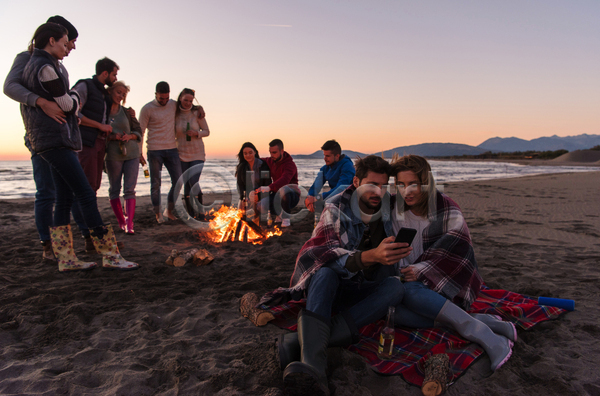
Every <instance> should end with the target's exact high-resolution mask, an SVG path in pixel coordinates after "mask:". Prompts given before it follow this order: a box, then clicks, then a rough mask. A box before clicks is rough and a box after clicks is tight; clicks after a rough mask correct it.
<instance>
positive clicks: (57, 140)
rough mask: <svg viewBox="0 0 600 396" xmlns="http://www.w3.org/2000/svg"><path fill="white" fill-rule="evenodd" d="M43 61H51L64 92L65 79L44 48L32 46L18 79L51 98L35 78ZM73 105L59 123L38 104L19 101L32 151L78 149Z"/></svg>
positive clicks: (67, 86)
mask: <svg viewBox="0 0 600 396" xmlns="http://www.w3.org/2000/svg"><path fill="white" fill-rule="evenodd" d="M46 65H51V66H52V67H53V68H54V70H55V72H56V74H57V75H58V77H59V81H58V82H59V83H60V84H62V85H64V92H68V91H69V83H68V81H67V80H66V78H65V77H64V76H63V75H62V74H61V72H60V70H59V65H58V62H57V60H56V59H55V58H54V57H53V56H52V55H50V54H49V53H48V52H46V51H44V50H40V49H35V50H34V51H33V54H32V55H31V58H30V59H29V62H28V63H27V65H26V66H25V70H23V78H22V82H23V85H24V86H25V88H27V89H28V90H30V91H31V92H33V93H34V94H36V95H39V96H40V97H42V98H44V99H46V100H49V101H54V98H53V96H52V95H51V94H50V92H48V90H46V89H45V88H44V87H43V86H42V82H41V81H40V79H39V73H40V70H41V69H42V68H43V67H45V66H46ZM76 110H77V109H76V108H74V109H73V111H72V112H68V113H67V114H66V122H65V123H63V124H59V123H58V122H56V121H54V120H53V119H52V118H50V117H49V116H48V115H46V113H44V111H43V110H42V109H40V108H39V107H31V106H27V105H24V104H21V115H22V116H23V123H24V124H25V132H26V134H27V139H28V140H29V143H30V144H31V150H32V151H33V152H35V153H41V152H43V151H47V150H51V149H57V148H68V149H72V150H75V151H80V150H81V135H80V133H79V125H78V120H77V116H76V115H75V111H76Z"/></svg>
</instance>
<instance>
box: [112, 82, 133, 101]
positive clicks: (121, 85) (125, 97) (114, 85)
mask: <svg viewBox="0 0 600 396" xmlns="http://www.w3.org/2000/svg"><path fill="white" fill-rule="evenodd" d="M119 87H123V88H125V90H126V91H127V92H125V95H123V104H125V102H126V101H127V94H128V93H129V91H131V89H130V88H129V85H126V84H125V81H122V80H119V81H115V82H114V83H113V85H111V86H110V87H108V89H107V91H108V93H109V94H112V92H113V91H114V90H115V89H117V88H119Z"/></svg>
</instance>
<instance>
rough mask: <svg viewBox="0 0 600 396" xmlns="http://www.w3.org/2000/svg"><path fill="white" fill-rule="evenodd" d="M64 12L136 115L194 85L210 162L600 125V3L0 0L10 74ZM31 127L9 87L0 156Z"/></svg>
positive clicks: (578, 130)
mask: <svg viewBox="0 0 600 396" xmlns="http://www.w3.org/2000/svg"><path fill="white" fill-rule="evenodd" d="M88 4H89V5H88ZM52 15H62V16H64V17H65V18H66V19H67V20H69V21H70V22H71V23H72V24H73V25H75V27H76V28H77V29H78V31H79V38H78V39H77V49H75V50H74V51H72V52H71V54H70V55H69V56H68V57H67V58H65V59H64V65H65V66H66V68H67V70H68V71H69V75H70V82H71V84H72V85H74V84H75V82H77V80H79V79H82V78H89V77H91V76H92V75H93V74H94V66H95V63H96V61H97V60H98V59H100V58H102V57H104V56H107V57H109V58H111V59H113V60H114V61H116V62H117V63H118V64H119V66H120V70H119V74H118V77H119V79H122V80H124V81H125V82H126V83H127V84H128V85H130V86H131V92H130V94H129V96H128V98H127V104H126V105H127V106H131V107H133V108H134V109H135V110H136V112H137V113H138V114H139V111H140V110H141V108H142V106H143V105H144V104H146V103H148V102H150V101H151V100H152V99H153V98H154V90H155V86H156V83H157V82H158V81H161V80H164V81H167V82H169V84H170V85H171V97H172V98H174V99H176V98H177V95H178V94H179V92H180V91H181V90H182V89H183V88H186V87H187V88H192V89H195V90H196V97H197V99H198V101H199V103H200V104H201V105H202V106H203V107H204V109H205V111H206V119H207V122H208V125H209V128H210V131H211V135H210V136H209V137H207V138H205V139H204V143H205V146H206V154H207V158H208V159H209V160H210V159H211V158H215V159H217V158H234V157H235V155H236V154H237V152H238V151H239V149H240V147H241V145H242V144H243V143H244V142H246V141H251V142H253V143H254V144H255V145H256V146H257V148H258V150H259V152H260V154H262V155H263V156H266V155H267V154H268V143H269V141H271V140H272V139H275V138H279V139H282V140H283V142H284V145H285V150H286V151H288V152H289V153H291V154H310V153H313V152H315V151H317V150H319V148H320V147H321V145H322V144H323V143H324V142H325V141H326V140H329V139H336V140H337V141H338V142H339V143H340V144H341V146H342V148H343V149H348V150H354V151H359V152H364V153H375V152H379V151H382V150H387V149H391V148H394V147H398V146H406V145H413V144H420V143H436V142H448V143H463V144H469V145H473V146H476V145H478V144H480V143H482V142H484V141H485V140H487V139H489V138H492V137H512V136H515V137H519V138H522V139H527V140H530V139H534V138H538V137H541V136H551V135H558V136H569V135H579V134H583V133H587V134H600V73H599V72H598V71H599V70H600V23H598V20H599V18H600V1H597V0H576V1H563V0H560V1H557V0H529V1H527V0H503V1H500V0H496V1H487V0H462V1H454V0H435V1H434V0H431V1H416V0H415V1H404V0H389V1H388V0H371V1H366V0H361V1H358V0H208V1H203V0H194V1H176V0H172V1H169V2H164V1H155V0H145V1H140V0H134V1H113V0H104V1H102V2H89V1H81V0H79V1H71V0H63V1H61V2H49V1H41V0H31V1H30V0H21V1H10V0H0V34H1V36H2V37H4V40H3V42H4V49H5V51H2V54H0V75H2V76H3V78H4V77H5V76H6V74H7V73H8V71H9V70H10V66H11V64H12V62H13V59H14V57H15V55H16V54H17V53H19V52H21V51H23V50H25V49H26V48H27V45H28V42H29V41H30V40H31V37H32V35H33V32H34V31H35V29H36V28H37V27H38V26H39V25H40V24H42V23H44V22H45V21H46V20H47V18H48V17H49V16H52ZM23 135H24V128H23V123H22V120H21V116H20V112H19V107H18V104H17V103H16V102H14V101H12V100H11V99H9V98H8V97H6V96H5V95H0V160H11V159H28V158H29V154H28V151H27V150H26V149H25V147H24V145H23ZM144 151H145V149H144Z"/></svg>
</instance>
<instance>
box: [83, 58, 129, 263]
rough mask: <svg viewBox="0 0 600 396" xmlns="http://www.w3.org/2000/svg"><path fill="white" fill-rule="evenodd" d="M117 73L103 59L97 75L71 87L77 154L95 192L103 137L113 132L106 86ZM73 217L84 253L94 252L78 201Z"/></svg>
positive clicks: (116, 68) (113, 65) (114, 66)
mask: <svg viewBox="0 0 600 396" xmlns="http://www.w3.org/2000/svg"><path fill="white" fill-rule="evenodd" d="M118 71H119V66H118V65H117V64H116V63H115V62H114V61H113V60H111V59H108V58H106V57H105V58H102V59H100V60H99V61H98V62H96V74H95V75H94V76H92V78H86V79H84V80H79V81H77V83H76V84H75V85H74V86H73V90H74V91H77V93H78V94H79V97H80V98H81V105H80V106H81V108H80V111H79V118H80V121H81V124H80V125H79V130H80V132H81V143H82V148H81V151H80V152H79V153H78V157H79V163H80V164H81V167H82V168H83V172H84V173H85V176H86V177H87V180H88V182H89V183H90V186H92V189H93V190H94V191H96V192H98V189H99V188H100V183H101V182H102V170H103V169H104V155H105V154H106V137H107V136H108V134H110V133H111V132H112V127H111V126H110V121H109V120H108V113H109V111H110V106H111V104H112V103H111V99H110V96H109V95H108V91H107V90H106V88H105V86H106V85H107V86H109V87H110V86H112V84H113V83H114V82H115V81H117V72H118ZM72 213H73V218H74V219H75V222H76V223H77V226H78V227H79V230H80V231H81V235H82V236H83V237H84V238H85V250H86V251H87V252H95V251H96V249H95V248H94V244H93V242H92V237H91V236H90V231H89V229H88V227H87V225H86V224H85V221H84V220H83V214H82V213H81V209H80V207H79V202H78V201H77V200H75V201H73V208H72ZM121 246H122V245H121Z"/></svg>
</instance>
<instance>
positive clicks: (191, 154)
mask: <svg viewBox="0 0 600 396" xmlns="http://www.w3.org/2000/svg"><path fill="white" fill-rule="evenodd" d="M188 123H189V124H190V130H191V131H197V132H198V136H197V137H196V136H192V137H191V140H190V141H189V142H188V141H187V139H186V137H187V133H186V129H187V124H188ZM175 135H176V137H177V150H178V151H179V159H180V160H181V161H183V162H191V161H205V160H206V154H205V152H204V142H203V141H202V138H203V137H206V136H208V135H210V131H209V130H208V124H207V123H206V118H202V119H200V120H198V110H195V111H191V110H183V109H179V114H178V115H177V117H176V118H175Z"/></svg>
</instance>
